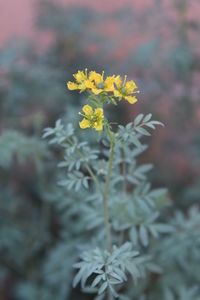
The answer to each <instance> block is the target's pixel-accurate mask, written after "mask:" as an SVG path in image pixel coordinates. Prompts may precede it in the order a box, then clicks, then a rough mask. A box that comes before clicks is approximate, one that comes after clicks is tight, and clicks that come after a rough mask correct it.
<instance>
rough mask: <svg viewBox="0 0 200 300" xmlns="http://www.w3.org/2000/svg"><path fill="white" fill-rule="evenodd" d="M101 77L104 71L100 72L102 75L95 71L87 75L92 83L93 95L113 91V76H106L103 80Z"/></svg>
mask: <svg viewBox="0 0 200 300" xmlns="http://www.w3.org/2000/svg"><path fill="white" fill-rule="evenodd" d="M103 77H104V71H103V72H102V74H99V73H97V72H95V71H91V72H90V74H89V80H90V81H93V82H94V87H93V88H91V89H92V92H93V93H94V94H95V95H98V94H100V93H102V92H113V91H114V82H115V76H114V75H113V76H108V77H106V79H105V80H104V78H103Z"/></svg>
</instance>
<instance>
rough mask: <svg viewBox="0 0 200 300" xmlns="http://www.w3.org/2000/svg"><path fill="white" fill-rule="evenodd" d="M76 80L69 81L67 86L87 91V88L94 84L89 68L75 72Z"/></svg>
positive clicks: (70, 88)
mask: <svg viewBox="0 0 200 300" xmlns="http://www.w3.org/2000/svg"><path fill="white" fill-rule="evenodd" d="M73 76H74V78H75V82H72V81H68V83H67V87H68V89H69V90H80V91H85V90H86V89H91V88H93V87H94V84H93V83H92V82H91V81H90V80H89V79H88V75H87V69H85V72H84V71H78V72H77V73H75V74H73Z"/></svg>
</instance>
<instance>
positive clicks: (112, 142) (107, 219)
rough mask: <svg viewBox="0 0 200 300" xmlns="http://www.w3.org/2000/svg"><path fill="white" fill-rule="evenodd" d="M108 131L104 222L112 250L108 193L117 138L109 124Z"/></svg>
mask: <svg viewBox="0 0 200 300" xmlns="http://www.w3.org/2000/svg"><path fill="white" fill-rule="evenodd" d="M107 132H108V135H109V138H110V155H109V161H108V171H107V176H106V183H105V188H104V192H103V206H104V222H105V228H106V236H107V246H108V249H109V250H111V248H112V240H111V229H110V215H109V210H108V193H109V187H110V178H111V173H112V164H113V157H114V146H115V140H114V136H113V134H112V132H111V130H110V128H109V126H107Z"/></svg>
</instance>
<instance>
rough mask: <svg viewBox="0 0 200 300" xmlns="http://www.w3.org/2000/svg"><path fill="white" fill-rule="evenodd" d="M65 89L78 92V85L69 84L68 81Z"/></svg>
mask: <svg viewBox="0 0 200 300" xmlns="http://www.w3.org/2000/svg"><path fill="white" fill-rule="evenodd" d="M67 87H68V89H69V90H71V91H73V90H78V89H79V87H78V84H76V83H74V82H71V81H68V83H67Z"/></svg>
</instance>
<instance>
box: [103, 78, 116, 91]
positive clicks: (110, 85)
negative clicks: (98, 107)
mask: <svg viewBox="0 0 200 300" xmlns="http://www.w3.org/2000/svg"><path fill="white" fill-rule="evenodd" d="M114 82H115V76H114V75H113V76H108V77H107V78H106V80H105V88H104V90H105V91H106V92H112V91H114Z"/></svg>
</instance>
